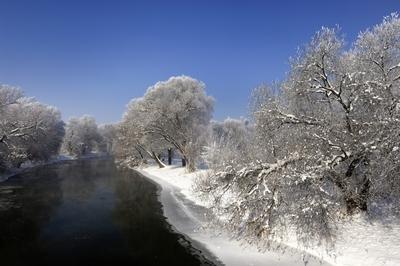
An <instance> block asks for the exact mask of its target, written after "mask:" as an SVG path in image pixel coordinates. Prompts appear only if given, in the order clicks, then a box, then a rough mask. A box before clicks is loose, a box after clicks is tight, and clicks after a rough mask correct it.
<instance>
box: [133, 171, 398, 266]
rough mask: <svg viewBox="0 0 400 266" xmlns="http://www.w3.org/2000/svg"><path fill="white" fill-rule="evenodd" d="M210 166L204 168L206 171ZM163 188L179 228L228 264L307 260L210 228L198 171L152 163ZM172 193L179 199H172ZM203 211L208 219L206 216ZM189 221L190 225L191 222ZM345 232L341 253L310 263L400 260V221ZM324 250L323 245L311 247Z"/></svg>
mask: <svg viewBox="0 0 400 266" xmlns="http://www.w3.org/2000/svg"><path fill="white" fill-rule="evenodd" d="M201 171H204V170H201ZM139 172H140V173H142V174H143V175H145V176H146V177H148V178H150V179H152V180H153V181H155V182H156V183H158V184H159V185H160V186H161V187H162V189H163V190H162V192H161V195H160V199H161V202H162V203H163V206H164V213H165V215H166V217H167V218H168V220H169V222H170V223H171V224H172V225H173V226H175V228H176V229H177V230H178V231H180V232H181V233H184V234H186V235H188V236H189V237H190V238H191V239H194V240H195V241H198V242H200V243H202V244H203V245H204V246H205V247H206V248H207V249H208V250H210V251H211V252H212V253H213V254H215V256H216V257H218V259H219V260H221V261H222V262H223V263H224V264H226V265H238V266H239V265H255V266H256V265H304V262H303V258H302V255H301V252H295V251H293V252H292V251H291V252H287V253H285V254H280V253H276V252H265V253H261V252H259V251H258V250H257V249H256V248H255V247H252V246H248V245H244V244H243V243H241V242H239V241H236V240H232V239H230V238H229V237H228V236H226V235H224V234H216V233H215V232H212V231H211V230H210V229H208V228H203V227H202V226H204V225H205V224H206V219H205V218H204V214H206V211H207V205H208V203H207V202H205V201H204V200H203V199H201V197H199V196H198V195H197V194H196V193H195V192H194V191H193V190H192V187H193V184H194V182H195V178H196V175H197V174H199V173H200V172H199V171H197V172H196V173H191V174H187V173H185V170H184V169H183V168H181V167H176V166H170V167H166V168H163V169H160V168H158V167H156V166H149V167H146V168H144V169H141V170H139ZM171 198H172V199H173V201H174V202H172V203H171V202H170V201H171ZM176 208H179V210H176ZM202 215H203V219H202V217H201V216H202ZM188 224H189V225H188ZM343 231H344V233H343V234H342V236H341V237H340V238H339V240H338V243H337V250H336V251H335V254H336V256H335V257H333V256H330V257H329V256H327V255H326V254H325V255H324V256H323V257H324V258H323V259H324V261H325V262H323V263H322V264H320V262H319V261H318V260H316V259H313V258H310V257H307V259H308V261H309V262H308V264H307V265H329V264H331V265H340V266H357V265H360V266H361V265H362V266H369V265H371V266H379V265H385V266H386V265H392V266H395V265H400V224H399V223H391V224H389V225H382V224H371V223H367V222H366V221H365V220H364V219H363V218H362V217H356V218H355V219H354V221H353V222H351V223H349V224H346V225H344V226H343ZM310 252H311V253H313V254H314V255H320V254H323V253H324V252H323V251H321V250H311V251H310Z"/></svg>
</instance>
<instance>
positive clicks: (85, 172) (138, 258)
mask: <svg viewBox="0 0 400 266" xmlns="http://www.w3.org/2000/svg"><path fill="white" fill-rule="evenodd" d="M1 206H2V207H1ZM180 243H184V245H182V244H180ZM0 258H1V261H2V265H126V264H130V265H185V266H186V265H210V264H212V263H211V262H208V261H206V260H205V259H204V258H202V257H201V256H199V255H194V254H193V252H191V249H190V244H189V242H188V241H187V240H185V239H184V238H183V237H182V236H180V235H178V234H175V233H173V232H172V231H171V230H170V228H169V225H168V224H167V223H166V220H165V218H164V217H163V216H162V209H161V204H160V203H159V202H158V201H157V188H156V186H155V185H153V184H152V183H150V182H149V181H147V180H145V179H143V178H141V177H140V176H138V175H136V174H134V173H133V172H132V171H119V170H117V169H116V168H115V165H114V163H113V162H112V161H111V160H88V161H79V162H71V163H67V164H60V165H53V166H47V167H42V168H39V169H36V170H34V171H32V172H30V173H26V174H22V175H19V176H16V177H14V178H11V179H10V180H8V181H6V182H4V183H0ZM3 262H4V263H3Z"/></svg>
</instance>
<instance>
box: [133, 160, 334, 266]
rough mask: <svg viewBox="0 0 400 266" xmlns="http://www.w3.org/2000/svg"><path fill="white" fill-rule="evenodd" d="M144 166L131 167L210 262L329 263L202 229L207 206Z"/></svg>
mask: <svg viewBox="0 0 400 266" xmlns="http://www.w3.org/2000/svg"><path fill="white" fill-rule="evenodd" d="M147 169H148V168H146V169H134V170H135V171H136V172H138V173H140V174H141V175H142V176H144V177H146V178H147V179H149V180H151V181H152V182H154V183H156V185H158V186H159V187H160V195H159V200H160V202H161V204H162V206H163V212H164V215H165V217H166V218H167V221H168V222H169V223H170V224H171V226H172V228H173V229H174V230H176V231H177V232H179V233H180V234H184V235H185V236H187V237H188V238H189V239H190V240H191V241H192V242H193V243H194V246H195V247H196V248H198V249H200V250H202V251H203V252H204V254H206V255H208V258H210V259H211V260H212V261H215V260H217V263H222V264H224V265H228V266H229V265H232V266H245V265H249V266H250V265H252V266H262V265H284V266H292V265H305V263H307V265H320V266H323V265H330V264H329V263H327V262H321V261H320V260H318V259H315V258H314V257H312V256H311V255H310V256H307V257H306V258H304V256H303V255H302V254H300V253H299V252H296V251H294V252H288V253H285V254H282V253H280V252H274V251H266V252H264V253H262V252H259V251H258V249H257V248H256V247H254V246H249V245H243V243H242V242H240V241H237V240H232V239H231V238H229V236H227V235H225V234H222V233H221V234H218V235H217V234H215V233H214V232H212V231H211V230H210V229H207V228H204V225H206V216H207V211H208V212H209V210H208V209H207V208H205V207H203V206H200V205H198V204H196V202H193V201H192V200H190V199H188V197H187V195H184V194H185V193H182V188H180V187H179V186H176V185H174V184H173V182H169V181H167V180H165V178H160V176H159V175H158V173H157V175H154V174H152V173H149V171H148V170H147ZM167 169H168V168H167ZM207 253H209V254H207Z"/></svg>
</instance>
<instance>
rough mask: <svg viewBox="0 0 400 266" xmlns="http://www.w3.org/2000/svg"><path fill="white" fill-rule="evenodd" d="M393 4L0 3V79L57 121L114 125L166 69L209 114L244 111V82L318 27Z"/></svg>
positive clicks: (376, 15) (367, 19) (360, 23)
mask: <svg viewBox="0 0 400 266" xmlns="http://www.w3.org/2000/svg"><path fill="white" fill-rule="evenodd" d="M395 11H400V1H398V0H376V1H368V0H366V1H365V0H364V1H361V0H360V1H350V0H347V1H333V0H331V1H287V0H280V1H250V0H249V1H233V0H232V1H217V0H214V1H208V0H203V1H172V0H171V1H151V0H148V1H134V0H132V1H128V0H126V1H123V0H120V1H116V0H114V1H111V0H110V1H101V0H98V1H83V0H81V1H74V0H69V1H61V0H58V1H56V0H53V1H42V0H35V1H33V0H26V1H19V0H0V83H5V84H9V85H15V86H19V87H21V88H22V89H23V91H24V92H25V93H26V94H27V95H29V96H35V97H36V98H37V99H38V100H40V101H43V102H45V103H48V104H51V105H54V106H57V107H58V108H59V109H60V110H61V111H62V113H63V117H64V119H68V118H69V117H71V116H80V115H82V114H91V115H93V116H95V117H96V119H97V121H98V122H100V123H105V122H116V121H118V120H119V119H120V118H121V115H122V113H123V111H124V109H125V105H126V104H127V103H128V102H129V100H130V99H131V98H134V97H139V96H141V95H143V93H144V92H145V91H146V89H147V87H148V86H150V85H152V84H154V83H155V82H157V81H159V80H166V79H168V77H170V76H173V75H182V74H184V75H189V76H192V77H195V78H197V79H200V80H202V81H204V82H205V83H206V85H207V92H208V93H209V94H211V95H213V96H214V97H215V98H216V106H215V115H214V116H215V118H216V119H223V118H225V117H227V116H231V117H239V116H245V115H246V114H247V102H248V98H249V94H250V91H251V89H252V88H254V87H255V86H257V85H258V84H260V83H263V82H270V81H273V80H279V79H282V78H283V77H284V76H285V73H286V72H287V71H288V67H289V66H288V59H289V57H290V56H293V55H294V54H295V53H296V49H297V47H299V46H300V45H303V44H305V43H307V42H308V41H309V40H310V38H311V36H312V35H313V34H314V33H315V31H317V30H318V29H320V28H321V26H335V25H339V26H340V27H341V28H342V32H343V33H344V35H345V37H346V39H347V41H348V42H349V43H350V42H351V41H352V40H354V38H355V37H356V36H357V34H358V32H359V31H361V30H364V29H366V28H367V27H371V26H373V25H374V24H377V23H379V22H380V21H381V20H382V18H383V16H385V15H389V14H390V13H391V12H395Z"/></svg>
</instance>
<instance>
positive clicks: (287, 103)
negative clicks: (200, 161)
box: [200, 14, 400, 245]
mask: <svg viewBox="0 0 400 266" xmlns="http://www.w3.org/2000/svg"><path fill="white" fill-rule="evenodd" d="M399 85H400V18H398V16H397V15H396V14H394V15H392V16H389V17H387V18H385V19H384V21H383V22H382V23H381V24H379V25H377V26H375V27H373V28H371V29H368V30H367V31H365V32H362V33H361V34H360V35H359V37H358V39H357V40H356V42H355V43H354V44H353V46H352V47H351V49H349V50H347V51H346V50H345V46H344V41H343V39H342V38H341V37H340V35H339V34H338V29H329V28H322V29H321V30H320V31H319V32H317V33H316V35H315V36H314V37H313V39H312V40H311V42H310V43H309V44H308V45H307V46H306V47H304V48H303V49H301V50H300V52H299V54H298V55H297V56H296V57H295V58H294V59H293V60H292V61H291V70H290V72H289V75H288V77H287V79H286V80H284V81H283V82H282V83H280V84H279V85H277V84H275V85H273V86H260V87H258V88H257V89H256V90H255V91H254V93H253V100H252V111H253V112H254V113H253V118H254V123H255V129H254V131H255V133H254V135H255V137H254V143H255V145H254V146H253V149H252V153H254V155H255V158H257V159H255V160H252V161H251V162H249V163H247V164H244V165H243V167H242V168H241V169H237V168H236V169H235V168H230V169H227V170H225V171H220V172H217V173H216V174H211V175H210V176H208V177H207V180H205V181H203V182H202V183H201V182H200V184H203V187H202V189H203V191H206V192H207V195H211V196H212V197H213V198H214V200H215V203H216V206H217V207H216V208H217V209H218V210H219V211H220V212H221V215H224V216H227V217H225V218H224V219H223V222H224V223H225V225H226V226H228V227H230V228H231V229H232V230H234V231H235V232H238V235H240V237H246V238H248V239H251V240H255V239H262V240H276V239H277V238H280V237H282V236H283V235H284V233H285V230H289V231H291V230H294V231H295V232H296V233H297V236H298V240H299V241H300V242H302V243H303V244H305V245H308V244H321V243H325V244H332V243H333V242H334V239H335V234H336V225H337V222H338V221H339V220H340V218H342V217H347V216H350V215H353V214H354V213H357V212H366V213H367V214H373V206H376V205H377V204H378V205H379V204H382V203H388V202H394V203H395V204H392V209H391V214H395V215H400V211H399V206H400V205H399V204H398V203H399V200H398V199H399V198H400V181H399V180H400V179H399V178H398V175H399V174H400V172H399V170H400V168H399V167H400V164H399V159H400V148H399V144H398V143H399V141H400V139H399V136H400V135H399V133H400V131H399V125H400V123H399V122H400V120H399V114H400V113H399V112H400V108H399V107H400V105H399V100H400V91H399V90H400V87H399ZM277 86H278V88H277ZM200 189H201V188H200ZM233 199H234V200H233ZM269 243H270V242H269Z"/></svg>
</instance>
